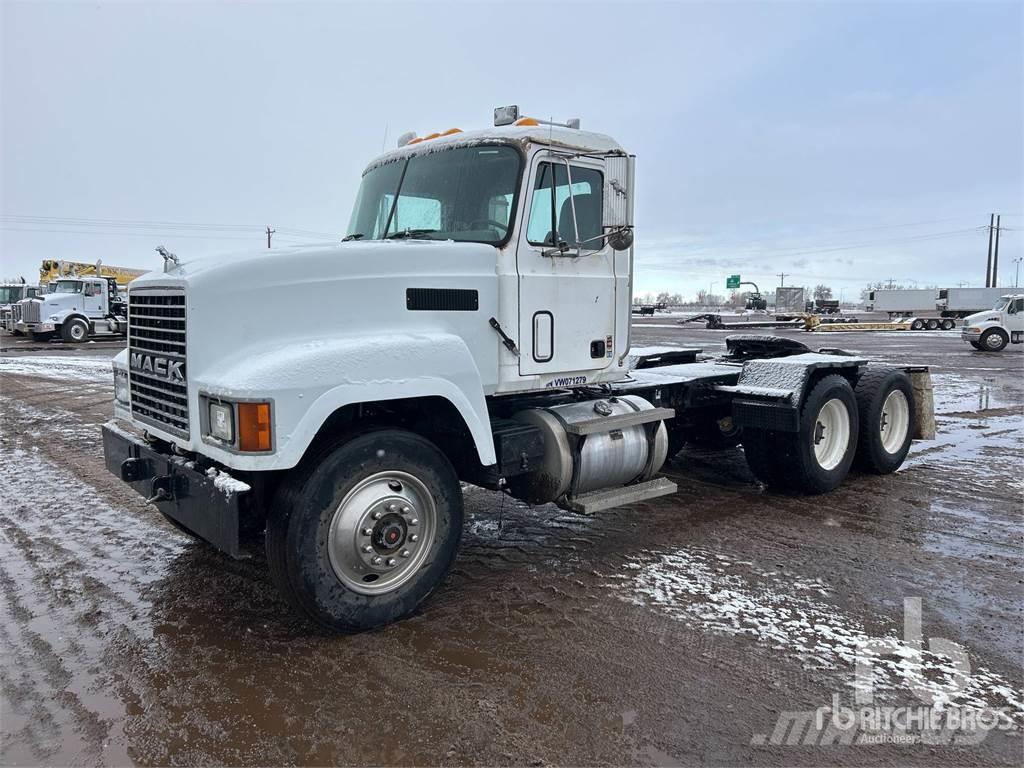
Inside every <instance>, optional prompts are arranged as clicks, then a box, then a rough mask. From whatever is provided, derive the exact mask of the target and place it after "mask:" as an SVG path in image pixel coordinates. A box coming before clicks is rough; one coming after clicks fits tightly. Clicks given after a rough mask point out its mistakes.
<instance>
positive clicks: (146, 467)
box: [103, 425, 245, 558]
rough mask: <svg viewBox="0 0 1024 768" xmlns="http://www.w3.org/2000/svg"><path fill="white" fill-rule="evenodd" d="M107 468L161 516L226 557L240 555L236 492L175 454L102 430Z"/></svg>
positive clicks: (116, 430)
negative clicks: (173, 521)
mask: <svg viewBox="0 0 1024 768" xmlns="http://www.w3.org/2000/svg"><path fill="white" fill-rule="evenodd" d="M103 457H104V461H105V463H106V466H107V469H108V470H109V471H110V472H112V473H114V474H115V475H117V476H118V477H119V478H121V480H123V481H124V482H125V483H127V484H128V485H130V486H131V487H132V488H134V489H135V490H136V491H138V492H139V493H140V494H142V496H143V497H144V498H146V499H153V501H152V503H153V505H154V506H156V507H157V509H159V510H160V511H161V512H163V513H164V514H165V515H167V516H168V517H170V518H173V519H174V520H175V521H176V522H178V523H180V524H181V525H182V526H184V527H185V528H187V529H188V530H190V531H191V532H192V533H194V534H195V535H196V536H198V537H200V538H201V539H204V540H205V541H208V542H209V543H210V544H212V545H213V546H215V547H217V549H219V550H221V551H222V552H224V553H225V554H228V555H230V556H231V557H235V558H238V557H241V556H242V553H241V548H240V546H239V507H240V504H239V501H240V495H241V493H245V491H241V492H239V491H235V490H231V489H230V488H227V489H225V488H223V487H221V488H218V487H217V484H216V481H215V480H214V479H213V478H211V477H207V476H206V475H205V474H203V473H202V472H199V471H197V470H195V469H192V468H191V467H189V466H187V465H186V464H185V462H184V461H183V460H182V459H180V458H179V457H177V456H168V455H167V454H163V453H160V452H158V451H154V450H153V449H152V448H150V446H149V445H147V444H146V443H145V442H143V441H142V440H139V439H138V438H135V437H133V436H132V435H129V434H127V433H125V432H122V431H120V430H118V429H116V428H113V429H112V428H111V427H109V426H107V425H104V426H103Z"/></svg>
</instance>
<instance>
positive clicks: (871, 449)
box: [854, 367, 915, 475]
mask: <svg viewBox="0 0 1024 768" xmlns="http://www.w3.org/2000/svg"><path fill="white" fill-rule="evenodd" d="M854 394H855V395H856V397H857V413H858V414H859V418H860V430H859V431H860V437H859V438H858V441H857V465H858V466H859V467H861V468H862V469H864V470H866V471H868V472H873V473H874V474H876V475H887V474H889V473H891V472H895V471H896V470H897V469H899V468H900V465H902V464H903V461H904V459H906V458H907V452H908V451H909V450H910V441H911V438H912V434H913V425H914V417H915V413H914V388H913V386H912V385H911V383H910V377H908V376H907V374H905V373H904V372H903V371H900V370H896V369H895V368H872V367H868V368H866V369H865V370H864V373H862V374H861V377H860V379H858V380H857V387H856V388H855V389H854Z"/></svg>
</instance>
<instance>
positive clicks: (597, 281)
mask: <svg viewBox="0 0 1024 768" xmlns="http://www.w3.org/2000/svg"><path fill="white" fill-rule="evenodd" d="M603 169H604V166H603V163H602V162H601V161H600V160H594V159H586V158H573V159H570V160H567V159H566V158H565V157H564V156H559V155H557V154H554V153H548V152H541V153H539V154H538V155H536V156H535V158H534V160H533V162H532V164H531V167H530V169H529V177H528V183H527V195H528V199H527V205H526V208H525V210H526V212H527V215H526V218H525V221H524V225H523V226H522V227H521V228H520V234H519V242H518V244H517V248H516V268H517V272H518V280H519V339H520V347H521V349H520V356H519V373H520V375H523V376H528V375H537V374H552V375H554V374H557V373H570V372H585V371H594V370H599V369H602V368H605V367H607V366H608V365H609V364H610V363H611V362H612V358H613V354H614V348H615V342H614V337H615V291H616V282H615V264H616V260H615V253H614V251H613V250H612V249H611V247H610V246H609V245H608V243H607V241H606V239H605V238H603V237H602V232H603V227H602V214H603V208H604V192H605V184H604V173H603ZM570 192H571V194H570Z"/></svg>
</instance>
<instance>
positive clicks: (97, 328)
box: [15, 277, 128, 343]
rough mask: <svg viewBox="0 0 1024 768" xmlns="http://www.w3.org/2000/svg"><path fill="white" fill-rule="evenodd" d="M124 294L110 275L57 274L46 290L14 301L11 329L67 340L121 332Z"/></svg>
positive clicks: (124, 318) (124, 320) (124, 322)
mask: <svg viewBox="0 0 1024 768" xmlns="http://www.w3.org/2000/svg"><path fill="white" fill-rule="evenodd" d="M125 298H126V297H125V294H124V292H123V291H122V290H121V289H120V288H119V286H118V285H117V280H116V279H115V278H113V277H85V278H81V277H64V278H60V279H57V280H54V281H52V282H51V283H50V284H49V285H48V286H47V292H46V293H43V294H39V295H38V296H37V297H35V298H32V299H25V300H24V301H21V302H19V303H18V311H17V314H18V319H17V321H16V323H15V332H16V333H27V334H29V335H30V336H31V337H32V338H33V339H35V340H37V341H48V340H50V339H51V338H53V337H54V336H58V337H60V338H61V339H63V340H64V341H67V342H71V343H81V342H83V341H87V340H88V339H90V338H93V337H97V336H118V335H123V334H124V333H125V332H126V331H127V329H128V314H127V311H128V305H127V303H126V301H125Z"/></svg>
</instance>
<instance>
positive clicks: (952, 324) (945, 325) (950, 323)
mask: <svg viewBox="0 0 1024 768" xmlns="http://www.w3.org/2000/svg"><path fill="white" fill-rule="evenodd" d="M954 328H956V320H951V319H950V318H948V317H947V318H946V319H945V320H943V321H942V330H944V331H952V330H953V329H954Z"/></svg>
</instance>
